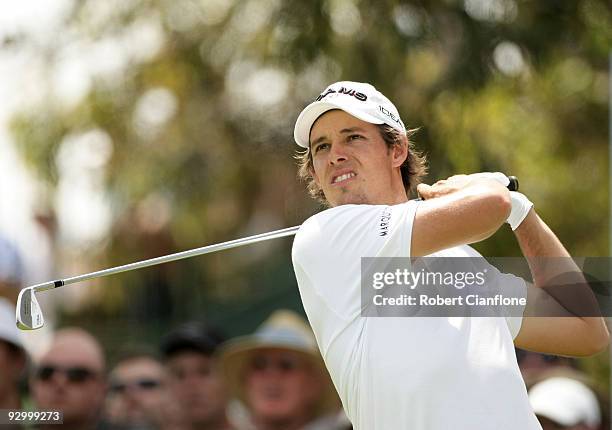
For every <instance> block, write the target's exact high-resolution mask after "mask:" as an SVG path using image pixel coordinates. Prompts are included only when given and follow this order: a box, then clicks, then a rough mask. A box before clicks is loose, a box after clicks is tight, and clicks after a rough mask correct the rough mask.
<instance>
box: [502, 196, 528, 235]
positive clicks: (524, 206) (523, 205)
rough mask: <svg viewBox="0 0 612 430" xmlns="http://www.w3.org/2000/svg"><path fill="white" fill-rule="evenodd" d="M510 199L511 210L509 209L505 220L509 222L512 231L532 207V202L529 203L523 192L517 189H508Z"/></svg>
mask: <svg viewBox="0 0 612 430" xmlns="http://www.w3.org/2000/svg"><path fill="white" fill-rule="evenodd" d="M510 201H511V202H512V210H511V211H510V216H508V219H507V220H506V222H507V223H508V224H510V228H512V231H514V230H516V229H517V228H518V226H519V225H521V223H522V222H523V220H524V219H525V217H526V216H527V214H528V213H529V211H530V210H531V208H532V207H533V203H531V201H530V200H529V199H528V198H527V197H525V195H524V194H521V193H519V192H518V191H510Z"/></svg>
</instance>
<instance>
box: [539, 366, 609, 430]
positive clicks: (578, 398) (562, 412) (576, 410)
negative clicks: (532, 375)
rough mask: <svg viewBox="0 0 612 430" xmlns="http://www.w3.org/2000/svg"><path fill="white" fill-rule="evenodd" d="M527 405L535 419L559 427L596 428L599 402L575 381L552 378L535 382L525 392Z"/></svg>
mask: <svg viewBox="0 0 612 430" xmlns="http://www.w3.org/2000/svg"><path fill="white" fill-rule="evenodd" d="M529 402H530V403H531V407H532V408H533V411H534V412H535V414H536V415H539V416H542V417H545V418H548V419H550V420H552V421H554V422H556V423H558V424H561V425H562V426H565V427H569V426H575V425H578V424H586V425H588V426H592V427H595V426H598V425H599V423H600V422H601V412H600V409H599V402H598V401H597V397H596V396H595V394H594V393H593V391H592V390H591V389H590V388H589V387H587V386H586V385H585V384H583V383H582V382H580V381H577V380H575V379H571V378H566V377H560V376H555V377H552V378H548V379H545V380H544V381H541V382H538V383H537V384H535V385H534V386H533V387H531V389H530V390H529Z"/></svg>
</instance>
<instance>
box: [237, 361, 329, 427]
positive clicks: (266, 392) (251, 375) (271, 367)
mask: <svg viewBox="0 0 612 430" xmlns="http://www.w3.org/2000/svg"><path fill="white" fill-rule="evenodd" d="M245 376H246V379H245V394H246V399H247V403H248V406H249V408H250V410H251V414H252V415H253V417H254V419H255V420H256V421H261V422H267V423H276V424H281V423H283V422H287V423H289V422H295V421H296V420H300V419H304V418H307V417H309V416H310V414H311V413H312V409H313V406H314V404H315V403H316V401H317V399H318V398H319V396H320V395H321V389H322V380H321V377H320V374H319V373H318V371H317V370H316V369H314V368H313V367H312V365H311V363H310V362H308V360H307V359H306V358H305V357H303V356H302V355H301V354H298V353H297V352H293V351H285V350H281V349H266V350H260V351H257V352H256V353H255V354H253V356H252V357H251V361H250V363H249V367H248V368H247V370H246V375H245Z"/></svg>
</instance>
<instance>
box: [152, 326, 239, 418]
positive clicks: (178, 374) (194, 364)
mask: <svg viewBox="0 0 612 430" xmlns="http://www.w3.org/2000/svg"><path fill="white" fill-rule="evenodd" d="M224 340H225V338H224V337H223V336H222V335H221V334H219V333H217V332H216V331H214V330H211V329H209V328H208V327H206V326H205V325H204V324H201V323H197V322H191V323H187V324H184V325H182V326H180V327H178V328H177V329H175V330H174V331H172V332H170V333H169V334H168V335H167V336H166V337H165V338H164V339H163V340H162V343H161V352H162V357H163V360H164V363H165V365H166V368H167V370H168V377H169V388H170V390H171V392H172V394H173V396H174V397H175V398H176V400H177V401H178V402H179V404H180V406H181V414H182V415H183V419H184V420H185V421H186V424H187V427H188V428H191V429H198V430H208V429H210V430H225V429H231V428H232V427H231V425H230V423H229V420H228V418H227V394H226V389H225V386H224V384H223V380H222V378H221V375H220V374H219V372H218V370H217V361H216V359H215V358H214V356H213V354H214V352H215V350H216V349H217V346H219V345H220V344H221V343H222V342H223V341H224Z"/></svg>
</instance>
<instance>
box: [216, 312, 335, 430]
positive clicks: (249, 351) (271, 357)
mask: <svg viewBox="0 0 612 430" xmlns="http://www.w3.org/2000/svg"><path fill="white" fill-rule="evenodd" d="M221 364H222V368H223V373H224V376H225V377H226V378H227V381H228V384H229V388H230V390H231V393H232V394H233V395H234V396H236V397H237V398H238V399H239V400H240V401H242V402H243V404H244V405H245V406H246V407H247V409H248V410H249V413H250V421H251V423H250V424H251V426H249V428H253V429H257V430H272V429H279V430H280V429H282V430H298V429H304V430H305V429H309V430H311V429H312V430H314V429H317V430H322V429H337V428H345V427H346V426H347V422H346V421H345V420H342V419H339V417H340V416H341V415H340V414H339V412H340V407H339V400H338V395H337V393H336V391H335V390H334V387H333V385H332V383H331V380H330V378H329V374H328V373H327V370H326V369H325V366H324V364H323V360H322V359H321V356H320V354H319V352H318V349H317V345H316V342H315V338H314V335H313V333H312V331H311V330H310V328H309V327H308V325H307V324H306V322H305V321H304V320H303V319H302V318H301V317H300V316H298V315H297V314H295V313H294V312H291V311H287V310H280V311H276V312H274V313H273V314H272V315H271V316H270V317H269V318H268V319H267V320H266V321H265V322H264V323H263V324H262V325H261V326H260V327H259V328H258V329H257V331H255V333H254V334H253V335H252V336H246V337H241V338H237V339H234V340H231V341H229V342H228V343H227V344H225V345H224V346H223V348H222V354H221Z"/></svg>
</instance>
